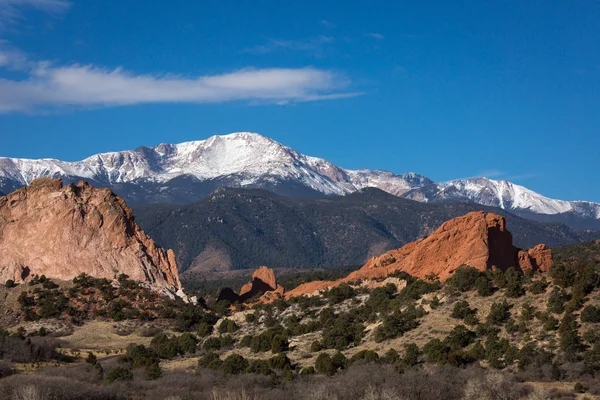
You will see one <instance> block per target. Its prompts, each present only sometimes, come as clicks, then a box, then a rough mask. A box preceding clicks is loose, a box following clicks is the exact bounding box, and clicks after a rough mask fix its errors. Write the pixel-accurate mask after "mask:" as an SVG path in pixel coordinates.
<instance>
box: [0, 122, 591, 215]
mask: <svg viewBox="0 0 600 400" xmlns="http://www.w3.org/2000/svg"><path fill="white" fill-rule="evenodd" d="M38 177H51V178H65V179H66V181H71V182H72V181H77V180H79V179H86V180H90V181H93V182H94V183H96V184H101V185H103V186H108V187H111V188H113V189H114V190H116V191H117V192H119V188H122V187H123V185H126V186H128V187H129V188H130V189H128V190H130V193H132V196H136V198H137V199H138V202H145V203H148V202H156V201H160V202H165V201H166V202H168V201H177V202H179V203H185V202H192V201H196V200H199V199H201V198H202V197H204V196H206V195H207V194H208V193H211V192H212V191H213V190H214V189H216V188H217V187H219V186H227V187H250V188H263V189H269V190H272V191H274V192H276V193H279V194H283V195H290V194H294V193H295V194H297V195H309V196H310V195H313V196H314V195H318V194H321V195H345V194H348V193H352V192H355V191H357V190H360V189H363V188H368V187H374V188H378V189H381V190H383V191H385V192H388V193H390V194H393V195H395V196H401V197H407V198H410V199H413V200H417V201H427V202H439V201H469V202H475V203H478V204H482V205H487V206H495V207H500V208H503V209H507V210H511V211H514V212H524V213H536V214H544V215H556V214H565V213H571V214H573V215H575V216H576V217H577V218H587V219H590V218H591V219H594V220H597V219H600V204H597V203H591V202H570V201H562V200H554V199H550V198H547V197H545V196H542V195H540V194H538V193H535V192H533V191H531V190H529V189H527V188H525V187H523V186H520V185H516V184H513V183H511V182H508V181H506V180H493V179H488V178H483V177H474V178H468V179H458V180H453V181H449V182H442V183H434V182H433V181H432V180H431V179H429V178H427V177H425V176H423V175H420V174H417V173H415V172H408V173H404V174H395V173H393V172H390V171H384V170H369V169H358V170H349V169H344V168H341V167H338V166H336V165H335V164H333V163H331V162H329V161H327V160H325V159H323V158H318V157H311V156H307V155H304V154H301V153H298V152H297V151H295V150H294V149H292V148H289V147H287V146H285V145H283V144H281V143H279V142H277V141H275V140H273V139H271V138H268V137H266V136H263V135H261V134H259V133H256V132H235V133H230V134H226V135H215V136H211V137H209V138H207V139H205V140H197V141H190V142H183V143H179V144H166V143H162V144H159V145H157V146H155V147H147V146H142V147H138V148H137V149H136V150H126V151H120V152H112V153H102V154H97V155H94V156H92V157H89V158H87V159H85V160H82V161H77V162H64V161H60V160H53V159H41V160H26V159H16V158H0V191H2V192H5V193H7V192H10V191H12V190H13V189H15V188H18V187H21V186H24V185H27V184H29V183H30V182H31V181H32V180H33V179H35V178H38ZM175 180H179V181H180V182H183V183H173V181H175ZM178 184H179V185H184V186H186V187H179V186H176V185H178ZM189 185H195V186H197V188H195V189H193V188H192V189H190V187H189ZM131 188H134V189H131ZM119 194H122V195H123V196H124V197H125V198H126V199H128V200H131V199H130V198H128V196H127V195H128V193H123V192H121V193H119ZM169 196H171V197H169ZM175 198H176V199H177V200H174V199H175ZM148 199H150V200H148ZM594 226H595V225H594Z"/></svg>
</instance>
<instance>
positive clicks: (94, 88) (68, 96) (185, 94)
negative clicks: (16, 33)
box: [0, 52, 360, 113]
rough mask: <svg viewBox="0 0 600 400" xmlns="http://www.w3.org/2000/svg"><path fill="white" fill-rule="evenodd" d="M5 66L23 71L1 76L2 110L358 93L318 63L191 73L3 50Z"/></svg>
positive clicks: (333, 96)
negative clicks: (140, 70)
mask: <svg viewBox="0 0 600 400" xmlns="http://www.w3.org/2000/svg"><path fill="white" fill-rule="evenodd" d="M0 60H2V63H3V65H4V68H11V69H14V70H17V71H20V72H21V73H23V74H24V78H23V79H21V80H16V79H15V80H13V79H6V78H4V79H2V78H0V112H4V113H8V112H31V111H39V110H52V109H56V108H60V107H65V106H72V107H109V106H124V105H133V104H144V103H220V102H228V101H247V102H253V103H255V102H264V103H277V104H286V103H292V102H304V101H315V100H330V99H338V98H342V97H350V96H357V95H359V94H360V93H355V92H349V91H345V89H346V88H347V87H348V86H349V85H350V81H349V79H347V78H346V77H344V76H341V75H340V74H338V73H336V72H333V71H329V70H323V69H318V68H312V67H307V68H295V69H294V68H266V69H254V68H245V69H241V70H237V71H233V72H229V73H224V74H220V75H204V76H195V77H186V76H180V75H173V74H161V75H150V74H135V73H133V72H129V71H126V70H125V69H123V68H116V69H107V68H102V67H98V66H94V65H78V64H73V65H66V66H55V65H53V64H52V63H49V62H47V61H41V62H33V61H29V60H27V59H24V58H23V55H22V54H19V53H7V52H4V53H3V52H0Z"/></svg>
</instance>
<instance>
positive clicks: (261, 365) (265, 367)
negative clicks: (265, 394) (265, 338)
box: [248, 360, 275, 375]
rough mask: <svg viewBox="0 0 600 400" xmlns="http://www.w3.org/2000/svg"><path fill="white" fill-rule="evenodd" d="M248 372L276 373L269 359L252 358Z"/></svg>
mask: <svg viewBox="0 0 600 400" xmlns="http://www.w3.org/2000/svg"><path fill="white" fill-rule="evenodd" d="M248 372H249V373H252V374H261V375H274V374H275V372H274V371H273V370H272V369H271V367H270V366H269V361H267V360H252V361H251V362H250V365H249V367H248Z"/></svg>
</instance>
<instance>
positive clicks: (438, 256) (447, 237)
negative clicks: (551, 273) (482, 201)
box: [285, 212, 552, 298]
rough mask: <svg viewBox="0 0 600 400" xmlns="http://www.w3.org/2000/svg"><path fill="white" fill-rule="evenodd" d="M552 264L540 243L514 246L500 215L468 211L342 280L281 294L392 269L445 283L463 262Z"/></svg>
mask: <svg viewBox="0 0 600 400" xmlns="http://www.w3.org/2000/svg"><path fill="white" fill-rule="evenodd" d="M551 263H552V254H551V251H550V250H549V249H547V248H546V246H544V245H538V246H536V247H534V248H533V249H530V250H528V251H522V250H520V249H518V248H516V247H514V246H513V244H512V234H511V233H510V232H509V231H508V230H507V229H506V221H505V220H504V218H503V217H501V216H499V215H496V214H492V213H490V214H487V215H485V213H484V212H472V213H469V214H466V215H464V216H462V217H458V218H454V219H452V220H449V221H446V222H445V223H443V224H442V225H441V226H440V227H439V228H438V229H437V230H436V231H435V232H433V233H432V234H431V235H429V236H428V237H426V238H422V239H419V240H417V241H415V242H412V243H409V244H407V245H405V246H404V247H401V248H399V249H397V250H391V251H388V252H387V253H385V254H383V255H381V256H378V257H373V258H371V259H370V260H369V261H368V262H367V263H366V264H365V265H364V266H363V267H362V268H361V269H359V270H358V271H355V272H353V273H351V274H350V275H348V276H347V277H346V278H343V279H341V280H338V281H331V282H327V281H317V282H309V283H306V284H304V285H300V286H299V287H297V288H296V289H294V290H292V291H290V292H288V293H286V295H285V297H286V298H290V297H293V296H298V295H304V294H312V293H315V292H316V291H320V290H323V289H327V288H330V287H333V286H337V285H339V284H341V283H344V282H346V283H349V282H354V281H358V280H363V279H377V278H385V277H387V276H388V275H390V274H391V273H393V272H395V271H404V272H407V273H409V274H410V275H413V276H416V277H418V278H421V279H424V278H425V277H426V276H429V275H435V276H437V277H438V278H439V279H440V280H442V281H445V280H446V279H448V278H449V277H450V276H452V274H453V273H454V271H455V270H456V269H457V268H458V267H459V266H460V265H463V264H466V265H469V266H471V267H474V268H477V269H478V270H481V271H484V270H486V269H492V268H499V269H502V270H506V269H508V268H510V267H515V268H517V269H519V270H525V269H533V270H540V271H542V272H543V271H547V270H548V268H549V267H550V265H551Z"/></svg>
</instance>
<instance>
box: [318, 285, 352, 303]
mask: <svg viewBox="0 0 600 400" xmlns="http://www.w3.org/2000/svg"><path fill="white" fill-rule="evenodd" d="M355 295H356V292H355V290H354V289H353V288H352V287H351V286H350V285H348V284H346V283H343V284H341V285H339V286H335V287H333V288H331V289H329V290H328V291H327V292H326V293H324V295H323V296H324V297H325V298H327V299H328V300H329V302H330V303H332V304H337V303H341V302H342V301H344V300H347V299H350V298H352V297H354V296H355Z"/></svg>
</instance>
